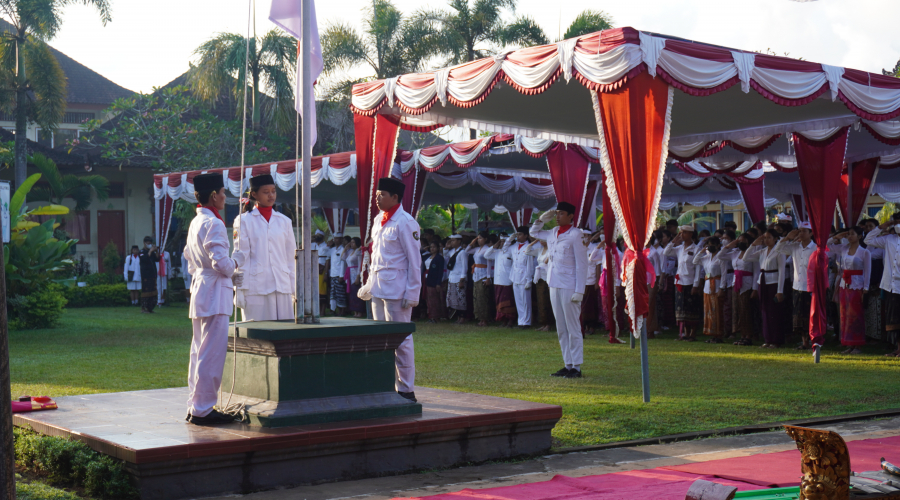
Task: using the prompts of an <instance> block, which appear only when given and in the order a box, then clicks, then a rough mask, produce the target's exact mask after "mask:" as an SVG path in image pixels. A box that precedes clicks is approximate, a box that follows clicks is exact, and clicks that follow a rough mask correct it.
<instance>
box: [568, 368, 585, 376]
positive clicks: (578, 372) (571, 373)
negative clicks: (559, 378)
mask: <svg viewBox="0 0 900 500" xmlns="http://www.w3.org/2000/svg"><path fill="white" fill-rule="evenodd" d="M565 377H566V378H581V370H576V369H574V368H572V369H571V370H569V373H567V374H566V375H565Z"/></svg>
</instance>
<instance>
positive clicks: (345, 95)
mask: <svg viewBox="0 0 900 500" xmlns="http://www.w3.org/2000/svg"><path fill="white" fill-rule="evenodd" d="M363 12H364V14H363V18H364V19H365V21H364V28H363V31H362V33H360V32H358V31H357V30H355V29H354V28H353V27H352V26H350V25H348V24H343V23H335V24H330V25H328V26H327V27H326V28H325V31H324V32H323V34H322V57H323V58H324V62H325V68H324V74H325V76H335V73H337V72H341V71H346V70H349V69H352V68H356V67H359V66H368V67H369V68H370V69H371V71H372V74H371V75H370V76H369V77H367V78H362V79H349V80H339V81H335V82H332V83H331V84H330V85H329V86H328V87H327V88H326V90H325V96H326V98H327V99H330V100H345V99H349V97H350V89H351V87H352V86H353V84H354V83H358V82H360V81H364V80H368V79H372V78H375V79H381V78H389V77H393V76H397V75H402V74H405V73H414V72H418V71H422V70H423V69H425V64H426V63H427V62H428V60H430V59H431V58H432V57H434V56H435V55H437V54H439V53H440V52H441V46H440V43H441V37H440V34H439V33H438V32H437V31H436V30H435V29H434V27H433V25H432V24H431V23H419V22H415V20H408V19H406V18H404V16H403V14H402V13H401V12H400V10H399V9H397V7H396V6H395V5H394V4H393V2H391V0H373V2H372V7H371V8H366V9H364V11H363Z"/></svg>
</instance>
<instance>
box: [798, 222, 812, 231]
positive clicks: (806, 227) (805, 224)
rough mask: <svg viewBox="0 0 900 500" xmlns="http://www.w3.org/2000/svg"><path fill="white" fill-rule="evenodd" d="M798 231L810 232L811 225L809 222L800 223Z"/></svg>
mask: <svg viewBox="0 0 900 500" xmlns="http://www.w3.org/2000/svg"><path fill="white" fill-rule="evenodd" d="M800 229H809V230H810V231H812V224H810V223H809V222H801V223H800Z"/></svg>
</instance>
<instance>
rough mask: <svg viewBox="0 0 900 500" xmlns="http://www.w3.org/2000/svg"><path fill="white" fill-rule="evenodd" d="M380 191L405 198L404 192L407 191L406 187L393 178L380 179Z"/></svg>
mask: <svg viewBox="0 0 900 500" xmlns="http://www.w3.org/2000/svg"><path fill="white" fill-rule="evenodd" d="M378 190H379V191H387V192H388V193H391V194H396V195H398V196H403V192H404V191H406V185H405V184H403V182H402V181H398V180H397V179H394V178H392V177H382V178H381V179H378Z"/></svg>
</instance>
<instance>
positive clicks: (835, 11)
mask: <svg viewBox="0 0 900 500" xmlns="http://www.w3.org/2000/svg"><path fill="white" fill-rule="evenodd" d="M110 1H111V3H112V22H110V23H108V24H107V25H106V26H103V25H102V23H101V22H100V20H99V17H98V16H97V13H96V11H95V10H93V9H91V8H89V7H85V6H83V5H80V4H77V5H70V6H68V7H66V10H65V11H64V19H65V21H64V25H63V28H62V30H61V31H60V33H59V34H58V35H57V37H56V38H54V39H53V40H51V41H50V44H51V45H53V46H54V47H55V48H57V49H58V50H60V51H62V52H63V53H65V54H67V55H69V56H70V57H72V58H74V59H75V60H77V61H79V62H81V63H82V64H84V65H86V66H88V67H89V68H91V69H93V70H94V71H97V72H98V73H100V74H101V75H103V76H105V77H107V78H108V79H110V80H112V81H114V82H116V83H118V84H119V85H121V86H123V87H125V88H127V89H130V90H134V91H140V92H149V91H151V90H152V89H153V87H157V86H163V85H165V84H166V83H168V82H170V81H171V80H173V79H175V78H176V77H178V76H179V75H181V74H182V73H183V72H185V71H187V69H188V63H189V61H191V60H192V57H193V56H192V52H193V50H194V49H195V48H196V47H197V46H199V45H200V44H201V43H203V42H204V41H206V40H207V39H209V38H211V37H212V36H214V35H215V34H216V33H219V32H237V33H246V32H247V26H248V17H249V16H248V15H249V13H250V10H251V9H250V7H249V6H250V4H249V2H248V0H154V1H153V2H149V3H148V2H138V1H136V0H110ZM251 1H252V0H251ZM370 1H371V0H328V1H323V0H319V1H318V2H316V4H317V5H316V8H317V14H318V19H319V26H320V29H324V27H325V26H326V25H327V24H329V23H332V22H343V23H349V24H351V25H353V26H355V27H357V28H361V27H362V19H363V9H364V8H365V7H366V6H367V5H370ZM394 3H395V5H397V6H398V7H399V8H400V10H401V11H403V12H413V11H415V10H416V9H419V8H443V7H445V6H446V4H447V1H446V0H394ZM269 5H270V1H269V0H256V8H255V12H256V31H257V34H258V35H260V36H261V35H262V34H264V33H265V32H266V31H268V30H269V29H271V28H273V27H274V25H273V24H272V23H270V22H269V20H268V13H269ZM587 8H591V9H600V10H603V11H605V12H607V13H609V14H610V15H611V16H612V17H613V21H614V25H615V26H617V27H623V26H631V27H634V28H636V29H639V30H642V31H651V32H655V33H663V34H667V35H672V36H678V37H682V38H687V39H692V40H698V41H703V42H706V43H713V44H717V45H724V46H726V47H732V48H737V49H744V50H753V51H766V50H771V51H772V52H774V53H776V54H778V55H785V54H787V55H788V56H789V57H794V58H803V59H805V60H808V61H813V62H820V63H825V64H831V65H836V66H844V67H849V68H855V69H861V70H865V71H871V72H876V73H880V72H881V70H882V69H890V68H893V66H894V64H896V62H897V60H898V59H900V31H898V26H897V21H898V19H900V1H898V0H853V1H852V2H849V1H846V0H815V1H808V0H807V1H794V0H754V1H752V2H751V1H746V0H744V1H735V0H678V1H672V0H630V1H628V2H623V1H621V0H616V1H612V0H557V1H547V0H519V1H518V7H517V8H516V14H518V15H529V16H531V17H532V18H534V19H535V20H536V21H537V22H538V24H539V25H540V26H541V27H542V28H543V29H544V31H545V32H547V33H548V35H549V36H550V37H551V38H554V39H555V38H557V37H558V34H560V33H563V32H565V30H566V27H567V26H568V25H569V23H571V22H572V21H573V20H574V19H575V17H576V16H577V15H578V13H579V12H581V11H583V10H585V9H587ZM509 17H510V18H511V16H509ZM356 73H357V74H359V76H365V75H366V74H367V73H366V72H365V70H364V69H359V70H357V71H356Z"/></svg>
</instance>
